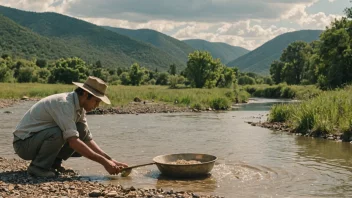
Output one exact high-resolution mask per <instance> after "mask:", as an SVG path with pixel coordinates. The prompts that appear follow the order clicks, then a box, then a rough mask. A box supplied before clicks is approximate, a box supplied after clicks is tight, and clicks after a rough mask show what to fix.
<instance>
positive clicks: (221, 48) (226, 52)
mask: <svg viewBox="0 0 352 198" xmlns="http://www.w3.org/2000/svg"><path fill="white" fill-rule="evenodd" d="M184 42H185V43H187V44H188V45H190V46H192V47H193V48H194V49H197V50H205V51H208V52H210V53H211V55H212V56H213V57H214V58H220V59H221V62H223V63H224V64H226V63H228V62H229V61H231V60H234V59H236V58H238V57H240V56H242V55H244V54H247V53H248V52H249V50H247V49H245V48H242V47H236V46H232V45H228V44H226V43H218V42H208V41H205V40H200V39H190V40H184Z"/></svg>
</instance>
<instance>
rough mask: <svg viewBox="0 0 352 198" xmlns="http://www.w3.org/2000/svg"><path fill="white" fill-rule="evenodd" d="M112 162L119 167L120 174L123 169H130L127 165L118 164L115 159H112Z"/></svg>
mask: <svg viewBox="0 0 352 198" xmlns="http://www.w3.org/2000/svg"><path fill="white" fill-rule="evenodd" d="M111 161H112V162H114V164H115V165H116V166H117V167H118V169H119V172H120V170H121V169H123V168H126V167H128V165H127V164H125V163H122V162H118V161H116V160H114V159H112V160H111Z"/></svg>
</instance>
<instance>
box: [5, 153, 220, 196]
mask: <svg viewBox="0 0 352 198" xmlns="http://www.w3.org/2000/svg"><path fill="white" fill-rule="evenodd" d="M28 165H29V162H28V161H24V160H18V159H5V158H2V157H0V175H1V177H0V198H3V197H38V198H39V197H51V198H54V197H60V198H64V197H120V198H128V197H129V198H132V197H155V198H171V197H185V198H220V197H219V196H215V195H200V194H194V193H192V192H184V191H175V190H170V191H165V190H163V189H161V188H159V189H148V188H135V187H133V186H131V187H127V188H123V187H122V186H121V185H113V184H102V183H99V182H91V181H85V180H84V179H82V178H81V177H79V176H78V175H76V174H75V173H72V172H71V173H66V174H62V175H60V176H58V177H55V178H40V179H39V178H35V177H31V176H29V175H28V174H27V171H26V170H27V166H28ZM5 170H6V171H5Z"/></svg>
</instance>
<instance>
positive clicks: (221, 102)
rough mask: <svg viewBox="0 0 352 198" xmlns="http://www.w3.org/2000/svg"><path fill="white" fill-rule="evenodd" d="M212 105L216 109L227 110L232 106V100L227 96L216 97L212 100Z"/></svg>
mask: <svg viewBox="0 0 352 198" xmlns="http://www.w3.org/2000/svg"><path fill="white" fill-rule="evenodd" d="M210 107H211V108H212V109H215V110H227V109H229V108H230V107H231V102H230V101H229V100H228V99H227V98H222V97H220V98H215V99H213V100H211V101H210Z"/></svg>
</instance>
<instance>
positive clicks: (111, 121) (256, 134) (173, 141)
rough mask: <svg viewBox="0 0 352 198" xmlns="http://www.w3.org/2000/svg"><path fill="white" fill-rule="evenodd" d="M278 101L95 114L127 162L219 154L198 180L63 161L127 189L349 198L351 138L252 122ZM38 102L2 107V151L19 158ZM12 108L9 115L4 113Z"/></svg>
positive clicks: (101, 132) (101, 140)
mask: <svg viewBox="0 0 352 198" xmlns="http://www.w3.org/2000/svg"><path fill="white" fill-rule="evenodd" d="M277 102H282V101H279V100H269V99H256V100H253V101H252V103H250V104H245V105H241V106H237V107H236V108H234V110H233V111H228V112H218V113H215V112H207V113H172V114H144V115H143V114H140V115H89V116H88V122H89V126H90V129H91V131H92V133H93V136H94V140H95V141H96V142H97V143H98V144H99V145H100V146H101V147H102V148H103V149H104V150H105V151H106V152H107V153H108V154H109V155H111V156H113V157H114V158H115V159H117V160H119V161H122V162H126V163H128V164H129V165H136V164H141V163H148V162H152V159H153V157H155V156H157V155H162V154H172V153H184V152H192V153H207V154H212V155H215V156H217V157H218V160H217V162H216V165H215V166H214V168H213V170H212V172H211V175H210V176H209V177H207V178H202V179H197V180H176V179H169V178H166V177H164V176H162V175H161V174H160V172H159V171H158V169H157V167H156V166H155V165H151V166H145V167H140V168H137V169H134V170H133V172H132V173H131V175H130V176H129V177H126V178H122V177H120V176H107V175H106V172H105V170H104V168H103V167H102V166H101V165H99V164H97V163H95V162H92V161H89V160H88V159H85V158H73V159H69V160H68V161H66V162H65V165H67V166H71V167H73V168H74V169H76V170H78V171H79V172H80V174H81V175H83V176H84V178H86V179H88V180H93V181H100V182H103V183H115V184H121V185H123V186H125V187H130V186H134V187H140V188H162V189H165V190H169V189H173V190H174V191H182V190H184V191H187V190H192V191H196V192H197V193H199V194H214V195H220V196H225V197H351V196H352V172H351V171H352V168H351V167H352V158H351V156H352V152H351V151H352V144H350V143H337V142H334V141H326V140H321V139H313V138H307V137H300V136H295V135H292V134H287V133H283V132H275V131H272V130H269V129H265V128H260V127H254V126H251V125H249V124H247V123H246V121H265V119H266V115H267V114H268V110H269V108H270V106H271V105H272V104H274V103H277ZM32 104H33V103H30V102H28V103H21V104H19V105H16V106H15V107H11V108H4V109H1V111H0V126H1V128H0V156H2V157H15V155H14V154H13V149H12V145H11V141H12V133H11V131H12V130H13V128H14V127H15V126H16V124H17V122H18V121H19V119H20V118H21V116H22V115H23V113H24V112H25V111H26V110H27V109H28V108H29V107H30V106H31V105H32ZM5 111H12V112H13V113H11V114H5V113H2V112H5Z"/></svg>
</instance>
